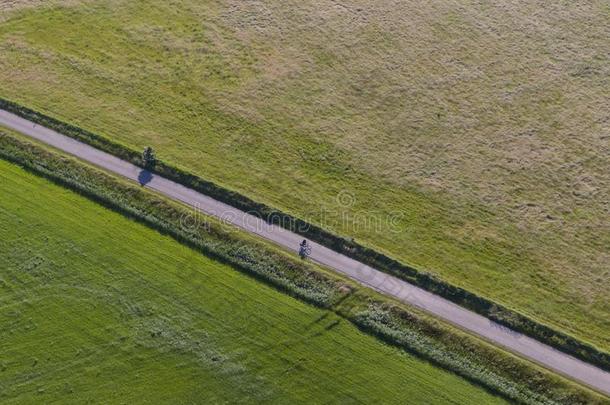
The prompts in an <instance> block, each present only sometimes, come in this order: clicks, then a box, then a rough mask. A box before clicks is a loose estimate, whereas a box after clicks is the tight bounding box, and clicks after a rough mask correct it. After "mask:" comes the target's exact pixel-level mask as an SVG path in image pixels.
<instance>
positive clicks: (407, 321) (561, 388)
mask: <svg viewBox="0 0 610 405" xmlns="http://www.w3.org/2000/svg"><path fill="white" fill-rule="evenodd" d="M0 156H2V157H3V158H4V159H6V160H9V161H11V162H13V163H17V164H19V165H21V166H23V167H24V168H26V169H28V170H30V171H32V172H35V173H37V174H39V175H43V176H45V177H47V178H49V179H51V180H53V181H55V182H57V183H59V184H62V185H64V186H67V187H69V188H70V189H72V190H74V191H77V192H78V193H80V194H83V195H85V196H86V197H88V198H91V199H93V200H95V201H97V202H99V203H101V204H103V205H105V206H107V207H109V208H111V209H113V210H116V211H119V212H121V213H123V214H125V215H127V216H129V217H131V218H133V219H135V220H137V221H140V222H142V223H144V224H146V225H148V226H151V227H153V228H155V229H157V230H158V231H160V232H162V233H164V234H168V235H170V236H172V237H173V238H175V239H176V240H178V241H180V242H182V243H185V244H187V245H189V246H190V247H193V248H196V249H197V250H200V251H202V252H203V253H205V254H207V255H211V256H212V257H214V258H217V259H220V260H222V261H223V262H225V263H228V264H231V265H233V266H235V267H237V268H238V269H240V270H242V271H244V272H246V273H248V274H251V275H253V276H254V277H256V278H258V279H261V280H264V281H265V282H267V283H270V284H272V285H274V286H276V287H278V288H280V289H281V290H282V291H285V292H288V293H290V294H292V295H294V296H296V297H299V298H301V299H304V300H306V301H307V302H309V303H311V304H314V305H316V306H319V307H323V308H328V309H330V310H333V311H334V312H336V313H337V314H338V315H340V316H341V317H343V318H345V319H347V320H349V321H350V322H352V323H353V324H355V325H356V326H358V327H359V328H361V329H362V330H364V331H367V332H368V333H370V334H373V335H376V336H378V337H380V338H382V339H383V340H385V341H386V342H388V343H390V344H392V345H395V346H398V347H401V348H403V349H405V350H407V351H409V352H411V353H413V354H416V355H418V356H420V357H422V358H423V359H426V360H428V361H430V362H432V363H433V364H435V365H438V366H441V367H443V368H445V369H448V370H451V371H452V372H455V373H456V374H458V375H460V376H461V377H464V378H466V379H468V380H470V381H472V382H475V383H477V384H479V385H481V386H483V387H485V388H486V389H488V390H490V391H491V392H494V393H497V394H499V395H502V396H504V397H505V398H508V399H511V400H514V401H518V402H523V403H603V402H604V399H603V397H601V396H599V395H598V394H595V393H593V392H591V391H590V390H588V389H585V388H582V387H580V386H578V385H576V384H573V383H571V382H568V381H566V380H565V379H563V378H561V377H559V376H556V375H554V374H552V373H549V372H547V371H544V370H543V369H541V368H539V367H537V366H535V365H532V364H531V363H529V362H527V361H524V360H522V359H519V358H517V357H515V356H513V355H511V354H509V353H506V352H504V351H501V350H498V349H496V348H494V347H493V346H491V345H489V344H487V343H485V342H482V341H480V340H479V339H476V338H473V337H472V336H469V335H467V334H464V333H462V332H460V331H457V330H455V329H454V328H451V327H448V326H446V325H442V324H441V323H439V322H437V321H435V320H433V319H431V318H429V317H428V316H425V315H423V314H421V313H419V312H417V311H414V310H413V309H412V308H408V307H406V306H404V305H400V304H398V303H396V302H394V301H392V300H388V299H386V298H384V297H381V296H379V295H378V294H375V293H372V292H370V291H369V290H367V289H363V288H358V287H356V286H354V285H353V284H352V283H350V282H349V281H346V280H344V279H342V278H340V277H338V276H336V275H334V274H332V273H328V272H325V271H323V270H322V269H319V268H317V267H315V266H312V265H310V264H308V263H303V262H300V261H298V260H295V259H294V258H292V257H291V256H290V255H288V254H286V253H284V252H282V251H281V250H278V249H275V248H272V247H270V246H268V245H267V244H266V243H262V242H257V241H254V240H253V239H252V238H249V237H247V236H245V235H243V234H241V233H240V232H237V231H234V230H229V229H226V228H224V227H223V226H222V225H221V224H219V223H218V222H215V221H213V220H211V219H207V220H206V221H204V222H203V223H200V224H198V225H194V226H189V227H185V226H184V218H187V217H189V216H192V215H193V212H192V211H190V210H188V209H187V208H185V207H183V206H181V205H179V204H175V203H172V202H170V201H167V200H165V199H162V198H160V197H158V196H155V195H153V194H151V193H150V192H148V191H146V190H143V189H141V188H139V187H137V186H135V185H132V184H129V183H127V182H124V181H121V180H119V179H117V178H115V177H112V176H110V175H107V174H105V173H103V172H101V171H99V170H97V169H94V168H92V167H89V166H86V165H83V164H82V163H80V162H78V161H76V160H74V159H71V158H66V157H63V156H60V155H58V154H55V153H52V152H49V151H48V150H45V149H44V148H41V147H38V146H36V145H34V144H32V143H30V142H27V141H23V140H20V139H18V138H15V137H13V136H10V135H8V132H5V133H2V135H0Z"/></svg>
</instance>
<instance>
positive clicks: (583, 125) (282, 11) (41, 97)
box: [0, 0, 610, 350]
mask: <svg viewBox="0 0 610 405" xmlns="http://www.w3.org/2000/svg"><path fill="white" fill-rule="evenodd" d="M43 4H44V5H43ZM3 7H4V8H3V9H2V11H3V12H2V17H0V20H1V21H3V22H1V23H0V95H1V96H4V97H7V98H10V99H13V100H15V101H18V102H20V103H22V104H24V105H27V106H30V107H32V108H35V109H39V110H41V111H43V112H46V113H48V114H50V115H53V116H55V117H57V118H60V119H64V120H67V121H69V122H72V123H75V124H77V125H80V126H82V127H84V128H86V129H89V130H92V131H95V132H99V133H102V134H104V135H107V136H109V137H112V138H113V139H115V140H119V141H121V142H123V143H125V144H128V145H130V146H133V147H135V148H142V147H143V146H145V145H153V146H154V147H155V148H156V149H157V151H158V154H159V156H160V157H161V158H162V159H165V160H167V161H170V162H171V163H174V164H177V165H179V166H181V167H183V168H186V169H188V170H190V171H192V172H194V173H196V174H199V175H201V176H202V177H204V178H208V179H211V180H213V181H215V182H218V183H220V184H223V185H225V186H227V187H229V188H233V189H235V190H238V191H240V192H243V193H245V194H247V195H249V196H251V197H252V198H254V199H256V200H260V201H262V202H266V203H268V204H270V205H273V206H276V207H278V208H281V209H283V210H285V211H287V212H290V213H293V214H295V215H297V216H299V217H303V218H305V219H307V220H310V221H312V222H314V223H318V224H321V225H322V226H324V227H326V228H328V229H330V230H333V231H336V232H338V233H340V234H343V235H347V236H354V237H355V238H356V240H357V241H360V242H362V243H364V244H366V245H368V246H371V247H374V248H376V249H378V250H381V251H383V252H386V253H389V254H390V255H391V256H393V257H396V258H399V259H400V260H402V261H404V262H406V263H409V264H412V265H415V266H417V267H418V268H421V269H427V270H431V271H433V272H434V273H437V274H439V275H440V276H442V277H443V278H444V279H446V280H448V281H450V282H452V283H455V284H457V285H460V286H462V287H465V288H467V289H469V290H471V291H473V292H476V293H479V294H481V295H484V296H486V297H488V298H490V299H492V300H495V301H498V302H500V303H502V304H505V305H506V306H508V307H511V308H514V309H516V310H518V311H520V312H522V313H525V314H526V315H529V316H531V317H533V318H535V319H537V320H539V321H542V322H545V323H548V324H550V325H552V326H554V327H557V328H560V329H562V330H564V331H566V332H568V333H571V334H573V335H575V336H576V337H578V338H580V339H582V340H584V341H587V342H591V343H593V344H595V345H597V346H598V347H600V348H602V349H604V350H610V336H609V335H608V333H607V331H608V330H610V319H609V318H608V313H610V302H609V301H608V297H609V296H610V294H609V292H610V291H609V287H608V286H609V285H610V279H609V277H610V272H609V271H608V260H610V252H609V249H608V246H610V222H609V221H607V220H606V219H607V217H608V213H609V212H610V211H609V210H610V207H609V206H608V201H609V200H610V199H609V196H608V190H610V161H609V159H608V151H609V144H608V142H609V139H610V138H609V137H608V130H609V127H608V120H607V113H606V111H605V109H604V106H605V105H608V104H609V103H610V100H609V96H608V95H609V94H610V85H609V83H608V79H607V77H608V65H607V63H605V61H606V57H605V56H607V54H608V52H610V49H609V48H610V44H609V43H608V41H607V27H608V26H609V25H610V8H609V7H608V5H607V4H606V3H604V2H600V1H592V2H589V3H587V4H577V3H566V2H563V3H561V4H555V3H553V4H551V3H546V2H534V3H532V2H526V1H518V0H512V1H508V2H506V1H495V2H488V3H485V4H482V3H480V2H472V1H469V0H456V1H453V2H446V1H430V2H425V3H422V2H415V1H403V2H393V1H389V0H383V1H380V2H376V3H375V4H374V5H372V4H371V3H370V2H360V1H358V0H350V1H348V2H343V3H341V4H337V3H334V2H327V1H323V0H314V1H312V2H309V3H306V4H303V3H302V2H295V1H283V2H267V1H263V2H241V1H233V0H218V1H206V2H196V1H193V0H177V1H172V2H161V1H139V0H134V1H124V0H104V1H98V2H91V1H78V0H65V1H62V0H56V1H52V2H44V3H43V2H39V1H23V2H10V3H6V4H4V6H3ZM397 212H398V213H402V217H401V218H402V220H401V221H400V224H399V228H400V232H398V233H395V232H387V231H388V226H387V222H386V218H387V217H388V216H391V215H393V214H394V213H397ZM371 221H373V222H375V221H378V222H379V224H380V225H379V226H371V225H370V223H371ZM366 223H369V225H368V226H367V225H366Z"/></svg>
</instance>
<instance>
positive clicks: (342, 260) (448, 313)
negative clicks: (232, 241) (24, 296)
mask: <svg viewBox="0 0 610 405" xmlns="http://www.w3.org/2000/svg"><path fill="white" fill-rule="evenodd" d="M0 124H1V125H5V126H7V127H8V128H11V129H13V130H15V131H17V132H20V133H22V134H24V135H27V136H29V137H31V138H34V139H37V140H39V141H42V142H44V143H47V144H48V145H51V146H53V147H55V148H57V149H60V150H62V151H64V152H67V153H69V154H72V155H74V156H77V157H79V158H81V159H83V160H85V161H88V162H90V163H93V164H95V165H97V166H99V167H101V168H104V169H106V170H109V171H111V172H113V173H116V174H119V175H121V176H123V177H126V178H128V179H130V180H134V181H138V182H142V179H143V176H142V174H143V170H142V169H141V168H139V167H138V166H135V165H133V164H131V163H129V162H126V161H124V160H121V159H119V158H117V157H115V156H112V155H110V154H108V153H105V152H102V151H100V150H98V149H96V148H93V147H91V146H89V145H86V144H84V143H82V142H79V141H77V140H75V139H72V138H70V137H67V136H64V135H62V134H60V133H58V132H56V131H53V130H50V129H48V128H45V127H42V126H40V125H36V124H34V123H32V122H29V121H27V120H25V119H23V118H21V117H18V116H16V115H14V114H11V113H9V112H6V111H0ZM144 177H145V184H143V186H145V187H148V188H150V189H153V190H155V191H157V192H160V193H161V194H164V195H166V196H168V197H170V198H172V199H174V200H178V201H181V202H183V203H185V204H188V205H190V206H192V207H194V208H195V209H197V210H200V211H202V212H204V213H206V214H208V215H212V216H215V217H218V218H221V219H222V220H224V221H227V222H229V223H231V224H233V225H235V226H238V227H240V228H242V229H244V230H246V231H248V232H251V233H254V234H256V235H259V236H261V237H264V238H266V239H268V240H271V241H273V242H275V243H277V244H278V245H280V246H282V247H284V248H287V249H289V250H292V251H296V250H297V249H298V244H299V242H300V241H301V240H302V237H301V236H300V235H298V234H296V233H293V232H290V231H288V230H286V229H283V228H280V227H278V226H275V225H270V224H268V223H266V222H265V221H263V220H262V219H260V218H258V217H256V216H253V215H249V214H247V213H245V212H242V211H240V210H238V209H236V208H234V207H231V206H229V205H227V204H224V203H222V202H220V201H217V200H214V199H213V198H210V197H208V196H205V195H203V194H201V193H199V192H197V191H194V190H192V189H189V188H187V187H184V186H182V185H180V184H178V183H175V182H173V181H171V180H168V179H166V178H163V177H161V176H158V175H155V174H152V173H148V174H146V176H144ZM312 246H313V250H312V255H311V258H312V259H313V260H315V261H316V262H318V263H320V264H322V265H325V266H327V267H330V268H332V269H333V270H335V271H338V272H340V273H342V274H344V275H346V276H348V277H350V278H351V279H353V280H355V281H357V282H359V283H361V284H363V285H366V286H368V287H372V288H374V289H376V290H378V291H380V292H382V293H384V294H387V295H389V296H392V297H394V298H397V299H399V300H401V301H403V302H405V303H408V304H411V305H414V306H417V307H419V308H421V309H423V310H425V311H427V312H429V313H432V314H434V315H436V316H438V317H440V318H442V319H444V320H446V321H448V322H450V323H452V324H454V325H456V326H458V327H461V328H463V329H465V330H467V331H470V332H473V333H475V334H477V335H479V336H481V337H483V338H485V339H487V340H489V341H491V342H493V343H495V344H497V345H500V346H502V347H505V348H507V349H509V350H511V351H512V352H514V353H517V354H519V355H521V356H523V357H526V358H528V359H530V360H533V361H535V362H537V363H539V364H541V365H543V366H544V367H546V368H549V369H551V370H553V371H555V372H558V373H560V374H563V375H565V376H567V377H570V378H572V379H574V380H576V381H579V382H581V383H583V384H585V385H588V386H590V387H592V388H594V389H596V390H598V391H600V392H603V393H605V394H607V395H610V373H608V372H606V371H603V370H601V369H599V368H597V367H594V366H592V365H590V364H587V363H585V362H583V361H581V360H578V359H575V358H574V357H572V356H569V355H567V354H564V353H561V352H559V351H558V350H555V349H553V348H551V347H549V346H547V345H545V344H542V343H540V342H538V341H536V340H534V339H531V338H529V337H527V336H525V335H523V334H520V333H518V332H515V331H512V330H510V329H508V328H505V327H503V326H501V325H499V324H496V323H494V322H493V321H490V320H489V319H487V318H485V317H483V316H480V315H478V314H476V313H474V312H471V311H468V310H466V309H464V308H462V307H459V306H458V305H456V304H453V303H451V302H450V301H447V300H445V299H443V298H441V297H439V296H436V295H434V294H431V293H429V292H427V291H425V290H423V289H420V288H418V287H415V286H413V285H411V284H409V283H406V282H404V281H402V280H400V279H398V278H396V277H393V276H391V275H388V274H386V273H383V272H381V271H378V270H376V269H374V268H372V267H370V266H367V265H365V264H363V263H360V262H357V261H355V260H353V259H350V258H348V257H346V256H344V255H341V254H339V253H337V252H335V251H333V250H331V249H328V248H326V247H324V246H322V245H319V244H317V243H313V242H312Z"/></svg>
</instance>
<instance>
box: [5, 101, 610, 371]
mask: <svg viewBox="0 0 610 405" xmlns="http://www.w3.org/2000/svg"><path fill="white" fill-rule="evenodd" d="M0 108H2V109H4V110H6V111H10V112H12V113H14V114H17V115H19V116H21V117H23V118H25V119H27V120H29V121H31V122H35V123H37V124H39V125H43V126H45V127H48V128H51V129H53V130H55V131H57V132H60V133H62V134H64V135H67V136H70V137H72V138H75V139H78V140H80V141H82V142H85V143H87V144H89V145H91V146H94V147H96V148H98V149H100V150H103V151H105V152H108V153H111V154H113V155H115V156H117V157H119V158H121V159H124V160H126V161H129V162H131V163H133V164H136V165H138V166H142V163H143V162H142V155H141V153H140V152H137V151H134V150H132V149H130V148H129V147H127V146H125V145H122V144H120V143H117V142H113V141H111V140H109V139H108V138H106V137H104V136H101V135H98V134H94V133H92V132H89V131H86V130H84V129H82V128H79V127H76V126H74V125H71V124H68V123H65V122H61V121H59V120H57V119H55V118H52V117H49V116H47V115H45V114H42V113H39V112H37V111H34V110H31V109H29V108H27V107H24V106H21V105H19V104H17V103H15V102H12V101H10V100H6V99H3V98H0ZM153 171H154V172H156V173H157V174H159V175H161V176H164V177H166V178H168V179H171V180H173V181H175V182H177V183H180V184H182V185H185V186H187V187H190V188H192V189H194V190H197V191H199V192H201V193H203V194H206V195H208V196H210V197H213V198H215V199H217V200H219V201H222V202H224V203H226V204H229V205H231V206H233V207H235V208H238V209H240V210H242V211H247V212H249V213H251V214H253V215H258V216H259V217H260V218H262V219H264V220H265V221H267V222H270V223H273V224H276V225H279V226H282V227H284V228H286V229H289V230H291V231H293V232H296V233H299V234H301V235H303V236H305V237H307V238H309V239H312V240H315V241H316V242H318V243H320V244H322V245H325V246H327V247H329V248H331V249H333V250H335V251H336V252H338V253H341V254H344V255H346V256H348V257H351V258H352V259H355V260H358V261H360V262H362V263H365V264H368V265H369V266H371V267H374V268H377V269H379V270H381V271H384V272H386V273H389V274H392V275H394V276H397V277H399V278H401V279H403V280H405V281H407V282H409V283H412V284H414V285H417V286H419V287H421V288H424V289H425V290H427V291H430V292H432V293H434V294H438V295H440V296H442V297H444V298H446V299H449V300H450V301H452V302H454V303H456V304H459V305H461V306H463V307H465V308H468V309H470V310H473V311H475V312H477V313H478V314H480V315H483V316H485V317H487V318H489V319H491V320H493V321H495V322H497V323H499V324H501V325H504V326H506V327H509V328H511V329H513V330H515V331H518V332H521V333H523V334H525V335H528V336H530V337H532V338H534V339H536V340H539V341H540V342H543V343H545V344H547V345H549V346H552V347H554V348H556V349H558V350H561V351H563V352H564V353H567V354H570V355H572V356H574V357H577V358H579V359H581V360H583V361H586V362H588V363H591V364H594V365H596V366H598V367H600V368H602V369H604V370H606V371H610V354H609V353H606V352H604V351H602V350H600V349H598V348H596V347H594V346H593V345H591V344H588V343H586V342H583V341H581V340H579V339H576V338H574V337H573V336H570V335H568V334H566V333H564V332H561V331H558V330H556V329H554V328H552V327H549V326H547V325H544V324H542V323H540V322H537V321H535V320H533V319H531V318H529V317H527V316H525V315H523V314H520V313H518V312H516V311H514V310H512V309H509V308H506V307H505V306H503V305H500V304H498V303H495V302H493V301H490V300H488V299H486V298H484V297H481V296H478V295H476V294H474V293H472V292H470V291H467V290H465V289H463V288H460V287H456V286H454V285H452V284H450V283H447V282H446V281H444V280H441V279H439V278H438V277H436V276H435V275H433V274H430V273H427V272H422V271H419V270H417V269H415V268H413V267H411V266H407V265H405V264H403V263H400V262H398V261H397V260H394V259H392V258H390V257H388V256H386V255H385V254H382V253H379V252H377V251H375V250H373V249H370V248H367V247H365V246H362V245H360V244H359V243H357V242H355V241H353V240H351V239H346V238H343V237H341V236H337V235H334V234H332V233H330V232H328V231H326V230H324V229H322V228H320V227H318V226H316V225H313V224H310V223H307V222H305V221H303V220H301V219H299V218H295V217H293V216H291V215H289V214H286V213H283V212H281V211H278V210H276V209H274V208H272V207H269V206H267V205H265V204H261V203H258V202H256V201H253V200H251V199H249V198H248V197H246V196H244V195H242V194H239V193H237V192H235V191H231V190H228V189H226V188H224V187H220V186H218V185H217V184H214V183H212V182H209V181H206V180H204V179H202V178H200V177H198V176H195V175H193V174H191V173H188V172H186V171H184V170H182V169H180V168H178V167H175V166H172V165H170V164H168V163H165V162H163V161H162V160H157V163H156V165H155V167H154V169H153Z"/></svg>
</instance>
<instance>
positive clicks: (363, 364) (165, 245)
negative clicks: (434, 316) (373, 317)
mask: <svg viewBox="0 0 610 405" xmlns="http://www.w3.org/2000/svg"><path fill="white" fill-rule="evenodd" d="M0 196H2V197H1V198H0V233H1V235H2V239H1V240H0V257H1V260H2V269H1V271H0V291H1V294H0V322H1V323H2V325H3V328H2V330H1V331H0V353H1V355H0V401H1V402H2V403H33V402H37V403H49V402H52V401H54V400H60V399H61V401H62V402H64V403H65V402H73V403H83V402H95V403H133V402H134V401H138V402H166V403H169V402H171V403H193V402H206V403H211V402H231V403H234V402H251V401H261V400H266V401H274V402H279V403H293V402H307V403H321V402H342V403H345V402H347V403H349V402H369V403H370V402H373V401H375V400H376V401H382V402H395V403H405V402H409V403H430V402H438V403H459V402H461V403H465V402H468V401H475V402H476V403H496V402H501V401H500V400H499V399H498V398H496V397H493V396H490V395H489V394H487V393H486V392H485V391H483V390H482V389H480V388H477V387H475V386H473V385H471V384H469V383H467V382H465V381H464V380H462V379H460V378H458V377H456V376H455V375H453V374H450V373H447V372H444V371H441V370H439V369H437V368H434V367H432V366H431V365H429V364H427V363H424V362H422V361H420V360H417V359H415V358H413V357H411V356H409V355H407V354H405V353H404V352H401V351H400V350H398V349H394V348H391V347H389V346H387V345H385V344H382V343H381V342H379V341H378V340H376V339H375V338H373V337H370V336H368V335H365V334H363V333H361V332H359V331H358V330H357V329H356V328H355V327H354V326H352V325H351V324H349V323H348V322H346V321H345V320H342V319H341V318H339V317H338V316H336V315H335V314H333V313H332V312H328V311H324V310H320V309H316V308H314V307H311V306H308V305H306V304H303V303H301V302H300V301H297V300H295V299H293V298H290V297H288V296H286V295H284V294H282V293H280V292H278V291H276V290H274V289H272V288H270V287H267V286H265V285H263V284H261V283H259V282H257V281H254V280H253V279H251V278H249V277H247V276H245V275H243V274H242V273H239V272H237V271H235V270H234V269H231V268H230V267H227V266H224V265H221V264H219V263H217V262H214V261H212V260H210V259H208V258H206V257H204V256H202V255H201V254H198V253H196V252H194V251H192V250H190V249H188V248H186V247H184V246H182V245H180V244H178V243H177V242H175V241H173V240H172V239H170V238H168V237H164V236H162V235H160V234H159V233H157V232H155V231H152V230H151V229H149V228H146V227H144V226H141V225H139V224H136V223H134V222H132V221H130V220H128V219H126V218H124V217H122V216H121V215H118V214H115V213H113V212H110V211H108V210H106V209H104V208H102V207H101V206H98V205H96V204H95V203H93V202H91V201H89V200H86V199H84V198H83V197H81V196H78V195H76V194H74V193H72V192H70V191H67V190H65V189H63V188H61V187H59V186H56V185H53V184H51V183H50V182H48V181H47V180H44V179H41V178H38V177H36V176H34V175H32V174H29V173H27V172H25V171H24V170H22V169H20V168H18V167H17V166H14V165H11V164H8V163H6V162H4V161H0Z"/></svg>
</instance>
